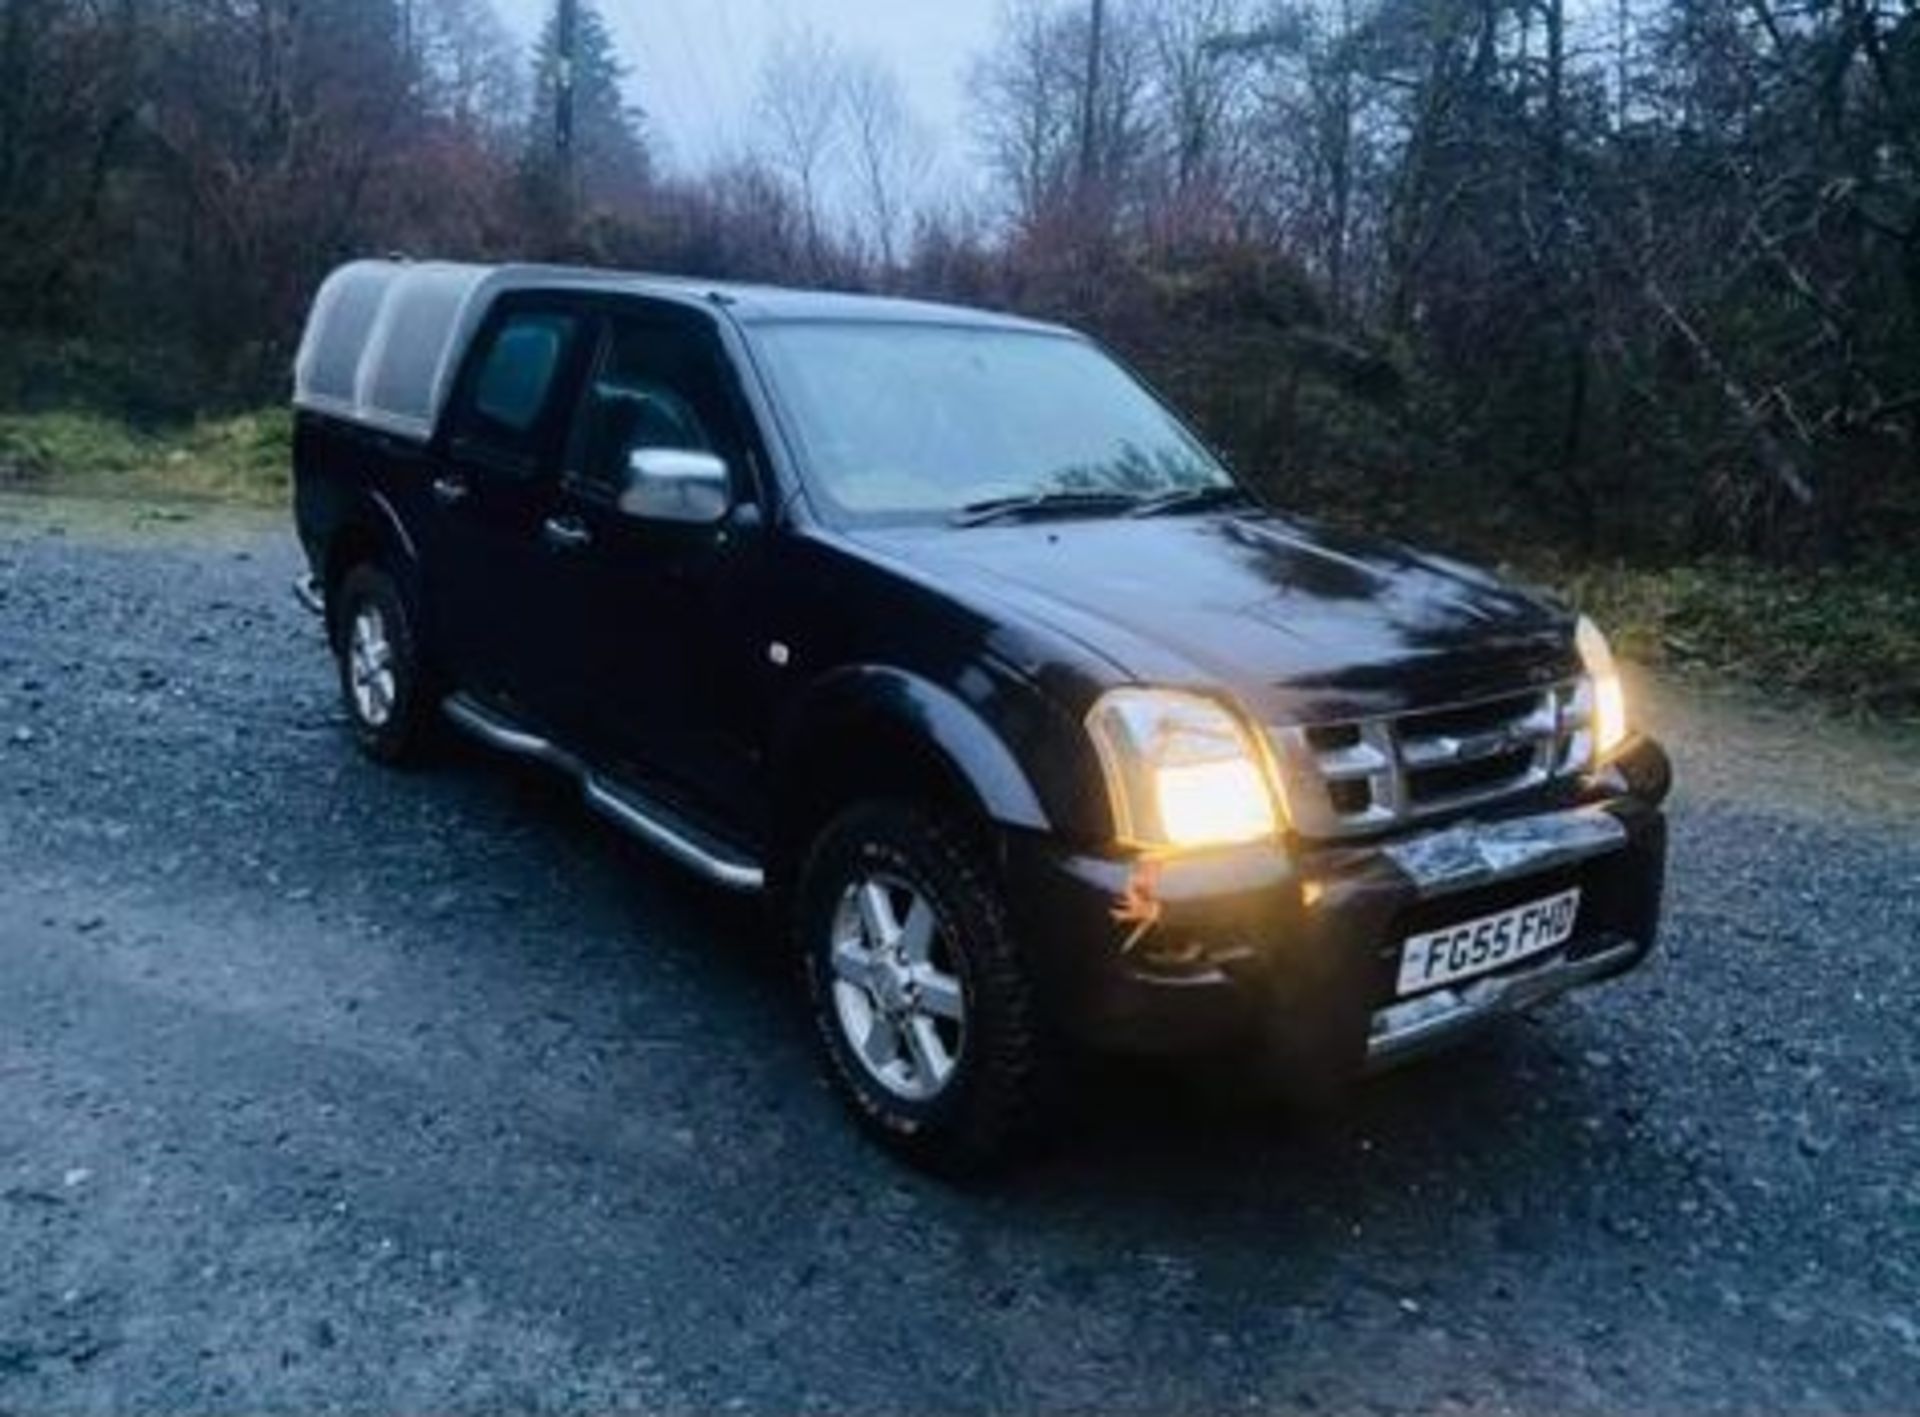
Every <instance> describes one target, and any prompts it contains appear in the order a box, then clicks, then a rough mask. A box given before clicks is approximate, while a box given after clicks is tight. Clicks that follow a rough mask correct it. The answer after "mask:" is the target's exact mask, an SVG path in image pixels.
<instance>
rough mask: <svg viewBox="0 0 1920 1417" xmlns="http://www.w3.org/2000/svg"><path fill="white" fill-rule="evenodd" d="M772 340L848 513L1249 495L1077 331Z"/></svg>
mask: <svg viewBox="0 0 1920 1417" xmlns="http://www.w3.org/2000/svg"><path fill="white" fill-rule="evenodd" d="M758 333H759V341H758V344H759V347H760V348H761V349H762V350H763V351H764V354H765V360H766V363H767V365H768V374H769V377H770V378H771V379H772V380H773V382H774V384H775V385H776V386H777V388H778V391H779V394H780V402H781V405H782V407H783V409H784V410H785V411H786V412H787V413H788V414H789V415H790V418H791V422H792V425H793V431H794V433H795V434H796V436H797V437H798V439H799V442H800V444H801V447H800V453H801V457H802V461H803V463H804V464H805V472H806V475H807V477H808V479H809V481H810V483H811V484H812V486H813V487H814V489H815V490H816V491H817V492H820V493H824V494H825V496H826V498H827V499H828V500H829V501H830V502H832V503H833V504H834V505H835V506H836V507H837V508H838V509H839V510H841V511H842V512H847V513H852V514H854V515H856V516H916V515H918V516H928V515H948V516H951V515H953V514H955V513H958V512H961V511H963V510H965V509H968V508H973V507H979V506H982V505H984V504H988V503H994V502H999V501H1002V500H1004V499H1014V498H1028V497H1048V496H1054V495H1059V494H1066V495H1067V496H1069V497H1071V496H1073V495H1074V494H1112V495H1113V496H1114V497H1115V498H1116V499H1117V498H1119V497H1122V496H1124V497H1128V498H1139V499H1142V500H1144V499H1147V498H1153V497H1164V496H1167V495H1168V494H1171V493H1180V492H1188V491H1194V492H1198V491H1204V490H1206V489H1209V488H1227V487H1231V486H1232V485H1233V482H1232V479H1231V478H1230V477H1229V476H1228V474H1227V472H1226V470H1225V469H1224V468H1223V467H1221V465H1220V464H1219V462H1218V461H1216V460H1215V459H1214V458H1213V457H1212V455H1211V454H1209V453H1208V452H1207V450H1206V449H1205V448H1203V447H1202V446H1201V445H1200V444H1199V443H1198V442H1197V441H1196V440H1195V439H1194V437H1193V436H1192V435H1191V434H1190V433H1188V432H1187V431H1186V429H1184V428H1182V427H1181V426H1180V424H1179V422H1178V421H1177V420H1176V419H1175V418H1174V417H1173V416H1172V415H1171V414H1170V413H1168V412H1167V410H1166V409H1165V408H1163V407H1162V406H1161V405H1160V403H1159V402H1158V401H1157V400H1156V399H1155V398H1154V397H1153V395H1151V394H1149V393H1148V392H1147V391H1146V390H1145V389H1144V388H1142V387H1141V385H1140V384H1139V383H1138V382H1137V381H1136V380H1134V379H1133V378H1132V377H1131V376H1130V375H1129V374H1127V372H1126V371H1125V370H1123V369H1122V368H1120V366H1119V365H1117V364H1115V363H1114V362H1113V360H1111V359H1109V358H1108V357H1107V356H1106V355H1104V354H1102V353H1101V352H1100V351H1099V350H1098V349H1097V348H1095V347H1094V346H1093V345H1091V344H1088V343H1086V342H1085V341H1083V340H1079V339H1075V338H1073V337H1071V336H1067V335H1055V334H1048V333H1044V332H1040V333H1028V332H1026V331H1020V330H1007V329H969V328H964V327H956V326H948V325H902V324H878V323H873V324H831V323H818V324H814V323H796V324H778V325H769V326H763V327H762V328H761V329H760V331H759V332H758ZM1097 503H1098V499H1097V498H1093V497H1089V498H1088V500H1087V505H1088V506H1089V507H1092V506H1095V505H1097Z"/></svg>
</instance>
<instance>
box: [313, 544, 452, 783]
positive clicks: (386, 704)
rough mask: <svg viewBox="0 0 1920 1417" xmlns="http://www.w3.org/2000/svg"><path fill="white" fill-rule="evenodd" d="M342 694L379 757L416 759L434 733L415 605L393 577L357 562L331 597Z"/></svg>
mask: <svg viewBox="0 0 1920 1417" xmlns="http://www.w3.org/2000/svg"><path fill="white" fill-rule="evenodd" d="M330 605H331V608H332V609H333V612H334V634H333V642H334V653H335V657H336V658H337V660H338V661H339V668H340V696H341V699H342V701H343V702H344V703H345V705H346V710H347V719H348V722H349V723H351V724H352V726H353V736H354V740H355V742H357V743H358V744H359V745H360V749H361V751H362V752H364V753H365V754H366V755H367V756H368V757H370V758H372V759H374V760H375V761H376V762H380V763H386V764H389V765H396V766H397V765H400V764H405V763H411V762H416V761H418V760H419V759H420V757H421V756H422V754H423V753H424V751H425V749H426V746H427V743H428V740H429V738H430V736H431V734H430V729H431V727H432V714H433V711H434V708H435V706H436V705H435V695H434V694H433V692H432V691H431V689H430V687H429V684H428V677H427V674H426V670H425V667H424V663H423V659H422V656H421V652H420V639H419V634H418V631H417V630H416V629H415V625H414V617H413V612H412V611H411V609H410V608H409V607H408V605H407V601H406V597H405V596H403V595H402V594H401V593H400V587H399V586H398V585H397V584H395V582H394V579H393V577H392V576H390V575H388V574H387V573H386V571H384V570H382V569H381V568H380V567H378V566H373V565H362V566H356V567H354V568H353V569H352V570H351V571H349V572H348V573H347V574H346V576H345V578H344V579H342V581H341V582H340V585H339V588H338V590H337V591H336V593H335V595H334V596H333V598H332V600H331V601H330Z"/></svg>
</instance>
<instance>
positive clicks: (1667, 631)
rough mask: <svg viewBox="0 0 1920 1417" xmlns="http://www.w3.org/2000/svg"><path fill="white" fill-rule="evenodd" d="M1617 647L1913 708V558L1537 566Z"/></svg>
mask: <svg viewBox="0 0 1920 1417" xmlns="http://www.w3.org/2000/svg"><path fill="white" fill-rule="evenodd" d="M1547 579H1550V580H1551V581H1552V582H1553V583H1554V584H1556V585H1558V586H1559V587H1560V588H1561V590H1562V592H1563V593H1564V594H1565V595H1566V596H1567V597H1568V598H1569V599H1570V600H1571V601H1573V602H1574V603H1575V604H1577V605H1579V606H1580V607H1581V608H1582V609H1584V610H1587V611H1588V612H1590V613H1591V614H1592V615H1593V617H1594V619H1595V620H1597V621H1598V622H1599V623H1600V624H1601V625H1602V626H1603V627H1604V628H1605V629H1606V630H1607V631H1608V633H1609V635H1610V636H1611V637H1612V639H1613V642H1614V645H1615V647H1616V648H1617V649H1619V650H1620V651H1621V653H1623V654H1625V655H1626V656H1628V657H1629V658H1632V659H1636V660H1638V661H1640V662H1641V663H1643V664H1653V665H1694V666H1699V667H1702V668H1705V669H1709V670H1712V671H1714V672H1716V673H1719V674H1724V675H1728V676H1730V677H1733V678H1737V679H1742V680H1745V681H1747V682H1749V683H1752V684H1755V685H1758V686H1759V687H1761V688H1763V689H1767V690H1769V691H1772V690H1779V689H1785V690H1792V691H1799V692H1804V693H1809V694H1812V695H1815V696H1817V697H1819V698H1822V699H1825V700H1827V701H1828V702H1830V703H1834V704H1836V705H1838V706H1840V707H1842V708H1845V709H1849V710H1853V711H1856V712H1864V713H1870V714H1874V715H1882V716H1892V717H1898V718H1920V562H1907V563H1901V562H1882V563H1879V564H1876V565H1869V566H1861V567H1855V568H1851V569H1846V570H1824V571H1812V572H1791V571H1782V570H1778V569H1776V568H1774V567H1770V566H1763V565H1759V564H1756V563H1753V562H1746V561H1735V560H1707V561H1701V562H1696V563H1691V564H1688V565H1685V566H1674V567H1668V568H1664V569H1647V568H1641V567H1628V566H1617V565H1615V566H1589V567H1578V568H1570V567H1562V568H1560V570H1559V572H1558V574H1554V575H1551V576H1549V577H1547Z"/></svg>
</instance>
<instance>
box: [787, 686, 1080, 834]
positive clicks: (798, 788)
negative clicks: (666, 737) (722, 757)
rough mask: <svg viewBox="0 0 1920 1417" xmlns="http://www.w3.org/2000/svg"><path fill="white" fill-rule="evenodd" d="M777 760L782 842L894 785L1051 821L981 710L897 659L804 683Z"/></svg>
mask: <svg viewBox="0 0 1920 1417" xmlns="http://www.w3.org/2000/svg"><path fill="white" fill-rule="evenodd" d="M773 766H774V771H773V774H772V780H773V781H774V782H775V783H776V784H778V785H779V786H778V789H777V791H776V794H775V802H774V818H775V829H776V832H777V833H778V835H779V838H780V841H781V842H782V844H783V846H786V847H797V846H798V845H799V844H800V843H802V842H804V840H805V838H806V837H807V836H808V835H809V834H810V833H811V832H812V831H813V830H815V829H816V828H817V827H818V826H819V825H820V824H821V823H822V822H823V821H824V820H825V819H826V818H827V817H828V816H830V815H831V814H832V813H833V812H834V811H835V810H837V809H838V808H840V807H843V806H845V805H847V804H849V803H851V802H853V801H856V800H859V799H861V798H863V797H873V796H884V795H889V794H898V795H906V796H914V797H919V798H930V799H932V800H933V801H935V802H937V803H940V804H943V805H946V806H949V807H953V808H956V809H959V810H960V811H961V812H962V813H964V814H965V815H966V817H968V818H969V819H970V820H971V821H972V822H973V823H974V824H975V825H977V826H981V827H987V826H1006V827H1014V828H1019V829H1024V830H1030V831H1047V830H1049V829H1050V828H1051V825H1052V823H1051V818H1050V815H1049V813H1048V812H1047V810H1046V807H1045V806H1044V804H1043V803H1042V801H1041V798H1040V795H1039V793H1038V792H1037V791H1036V790H1035V787H1034V784H1033V781H1032V779H1031V777H1030V776H1029V775H1028V773H1027V771H1026V769H1025V768H1024V767H1022V766H1021V764H1020V761H1019V759H1018V758H1017V757H1015V755H1014V753H1013V751H1012V749H1010V748H1009V747H1008V746H1007V744H1006V742H1005V741H1004V740H1003V739H1002V738H1001V736H1000V735H999V734H998V733H996V732H995V731H994V730H993V728H992V727H991V725H990V724H989V723H988V722H987V721H986V720H985V719H984V718H983V717H982V716H981V714H980V713H979V712H978V710H976V709H975V708H974V707H973V706H972V705H970V704H968V703H967V702H966V701H964V700H963V699H961V698H960V697H959V696H958V695H956V694H954V693H952V692H951V691H949V690H947V689H945V688H942V687H941V686H939V685H937V684H934V683H933V682H931V681H930V680H927V679H924V678H922V677H920V676H918V675H914V674H910V673H908V672H907V671H905V670H900V669H895V668H891V667H885V666H857V667H852V668H847V669H842V670H837V671H835V672H834V673H833V674H831V675H829V676H828V677H827V678H825V679H823V680H822V681H820V682H819V683H818V684H816V685H815V686H813V688H811V689H810V690H808V691H807V693H806V695H805V697H804V698H803V699H802V700H801V702H800V703H799V704H798V705H797V706H796V707H795V708H794V709H793V710H792V711H791V712H790V713H789V714H788V715H787V719H786V722H785V725H784V728H783V730H782V731H781V732H780V734H779V735H778V736H777V738H776V746H775V751H774V765H773ZM782 855H788V856H790V855H791V852H790V851H783V852H782Z"/></svg>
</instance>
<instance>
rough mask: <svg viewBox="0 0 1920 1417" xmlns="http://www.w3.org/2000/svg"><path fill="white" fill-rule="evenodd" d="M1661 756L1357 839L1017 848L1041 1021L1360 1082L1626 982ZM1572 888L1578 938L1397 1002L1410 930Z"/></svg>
mask: <svg viewBox="0 0 1920 1417" xmlns="http://www.w3.org/2000/svg"><path fill="white" fill-rule="evenodd" d="M1668 782H1669V770H1668V766H1667V760H1666V756H1665V754H1664V753H1663V752H1661V750H1660V748H1659V747H1658V745H1657V744H1654V743H1652V742H1651V741H1650V740H1644V739H1643V740H1639V741H1638V742H1636V743H1635V744H1634V745H1633V747H1632V748H1631V749H1630V750H1629V751H1628V752H1627V753H1626V754H1623V755H1622V757H1621V758H1620V759H1619V760H1617V761H1616V763H1615V764H1614V765H1613V766H1612V767H1610V768H1609V769H1608V770H1607V772H1606V773H1605V774H1603V775H1602V777H1601V778H1600V779H1598V780H1596V781H1595V782H1593V783H1590V784H1588V785H1587V786H1586V787H1585V788H1584V789H1583V790H1582V791H1580V792H1579V793H1577V794H1575V795H1570V796H1569V797H1567V798H1565V799H1562V800H1560V801H1557V802H1554V803H1551V804H1548V805H1544V806H1543V805H1541V804H1539V803H1535V804H1534V805H1533V806H1532V807H1531V809H1529V810H1525V811H1521V812H1515V813H1510V814H1508V815H1504V816H1500V817H1481V818H1475V819H1472V820H1467V821H1460V822H1455V823H1452V824H1450V825H1447V826H1444V827H1440V828H1438V829H1435V830H1431V831H1427V832H1423V833H1420V834H1418V835H1414V836H1407V837H1400V838H1396V839H1392V840H1387V841H1380V842H1373V843H1367V844H1363V845H1342V846H1327V847H1321V848H1317V849H1296V850H1293V851H1289V850H1287V849H1286V848H1284V847H1282V846H1279V845H1271V844H1266V845H1256V846H1252V847H1246V848H1236V849H1234V850H1231V851H1223V852H1219V853H1212V854H1208V855H1205V856H1196V857H1192V858H1188V859H1183V860H1176V861H1168V862H1163V863H1160V864H1159V865H1158V866H1157V867H1144V868H1143V867H1142V866H1141V865H1140V863H1138V862H1135V861H1130V860H1125V859H1117V858H1113V857H1105V856H1098V855H1081V854H1075V853H1072V852H1063V851H1060V850H1058V849H1057V848H1055V847H1053V846H1051V845H1050V844H1049V843H1047V842H1046V841H1044V840H1043V839H1039V838H1026V839H1022V840H1020V841H1017V842H1013V843H1011V844H1010V847H1009V854H1008V866H1009V872H1010V876H1011V880H1012V885H1013V898H1014V900H1015V902H1016V909H1017V910H1018V911H1019V912H1020V921H1019V923H1020V926H1021V929H1022V933H1023V937H1024V938H1025V939H1026V940H1028V941H1029V942H1030V944H1031V946H1032V954H1033V959H1034V962H1035V965H1036V968H1037V970H1038V972H1039V975H1040V979H1041V984H1042V987H1043V990H1044V991H1045V995H1046V998H1047V1001H1048V1003H1049V1004H1050V1005H1051V1006H1052V1009H1053V1012H1054V1014H1055V1016H1056V1017H1058V1018H1059V1019H1060V1020H1061V1022H1062V1023H1063V1024H1064V1025H1065V1026H1066V1028H1067V1029H1068V1031H1069V1032H1071V1033H1072V1034H1074V1035H1075V1036H1077V1037H1078V1038H1080V1039H1081V1040H1082V1041H1084V1042H1087V1043H1089V1044H1091V1045H1094V1046H1096V1047H1100V1048H1103V1049H1109V1050H1117V1051H1125V1052H1135V1053H1160V1054H1169V1053H1196V1052H1210V1051H1218V1050H1222V1049H1227V1048H1233V1047H1244V1046H1245V1045H1248V1044H1254V1045H1258V1047H1259V1048H1260V1050H1261V1051H1262V1052H1263V1053H1265V1054H1266V1055H1267V1056H1269V1057H1270V1059H1271V1060H1272V1062H1273V1064H1274V1066H1276V1067H1277V1068H1278V1069H1280V1070H1281V1071H1283V1072H1288V1073H1302V1072H1305V1073H1308V1074H1311V1075H1313V1076H1316V1077H1327V1076H1337V1075H1341V1074H1351V1073H1358V1072H1365V1071H1371V1070H1375V1069H1379V1068H1383V1067H1387V1066H1390V1065H1392V1064H1394V1063H1397V1062H1400V1061H1402V1060H1404V1059H1407V1058H1410V1057H1413V1056H1416V1055H1418V1054H1420V1053H1423V1052H1425V1051H1428V1050H1430V1049H1431V1048H1434V1047H1436V1046H1439V1045H1441V1044H1443V1043H1445V1042H1448V1041H1450V1040H1452V1039H1455V1038H1457V1037H1459V1036H1461V1035H1462V1034H1464V1033H1467V1032H1470V1031H1472V1030H1474V1029H1475V1028H1477V1027H1479V1026H1480V1025H1482V1024H1484V1023H1486V1022H1488V1021H1490V1020H1491V1019H1493V1018H1496V1017H1499V1016H1501V1015H1505V1014H1511V1013H1514V1012H1516V1011H1519V1010H1524V1009H1527V1008H1531V1007H1532V1006H1534V1005H1535V1004H1538V1003H1540V1002H1542V1001H1543V1000H1545V999H1547V998H1551V997H1553V996H1554V995H1557V994H1560V993H1563V992H1565V991H1566V990H1568V989H1571V988H1574V987H1576V986H1579V985H1583V984H1587V983H1591V982H1594V981H1596V980H1599V979H1604V978H1608V977H1610V976H1613V975H1617V974H1620V973H1624V972H1625V971H1627V970H1629V969H1631V968H1633V967H1634V966H1635V965H1637V964H1639V963H1640V962H1641V961H1642V960H1643V959H1644V958H1645V957H1646V955H1647V953H1648V952H1649V951H1650V950H1651V949H1652V948H1653V944H1654V939H1655V935H1656V932H1657V928H1658V923H1659V915H1660V902H1661V894H1662V889H1663V885H1664V878H1665V866H1666V821H1665V818H1664V816H1663V815H1662V814H1661V811H1660V804H1661V802H1662V800H1663V799H1664V797H1665V795H1666V791H1667V786H1668ZM1571 886H1578V887H1579V888H1580V892H1581V903H1580V913H1579V916H1578V918H1577V921H1576V924H1575V929H1574V934H1573V936H1572V937H1571V938H1570V939H1569V940H1568V941H1567V942H1566V943H1565V944H1564V945H1561V946H1559V947H1557V948H1555V949H1554V950H1552V951H1550V952H1547V953H1544V954H1540V955H1535V956H1532V957H1530V958H1527V959H1523V960H1521V961H1519V962H1517V963H1515V964H1512V965H1509V966H1507V967H1505V968H1503V969H1501V970H1499V971H1497V972H1494V973H1490V974H1486V975H1481V976H1478V977H1476V978H1474V979H1470V980H1465V981H1461V982H1459V983H1457V984H1454V985H1451V986H1441V987H1439V988H1436V989H1432V990H1428V991H1425V992H1422V993H1418V994H1414V995H1412V996H1410V997H1408V998H1404V999H1403V998H1400V997H1399V996H1398V992H1397V984H1398V979H1397V976H1398V965H1399V953H1400V946H1401V943H1402V941H1404V940H1405V939H1406V937H1407V936H1409V935H1411V934H1416V933H1420V932H1422V931H1426V930H1432V929H1437V928H1439V927H1440V926H1443V925H1446V924H1449V923H1453V922H1457V921H1462V920H1469V919H1473V918H1475V917H1477V916H1482V915H1486V914H1489V913H1492V912H1494V911H1498V910H1502V909H1505V908H1506V907H1508V906H1512V905H1518V904H1521V903H1523V902H1526V901H1529V900H1533V899H1536V898H1539V897H1542V896H1546V895H1550V894H1553V893H1555V892H1557V891H1561V890H1564V889H1567V888H1568V887H1571Z"/></svg>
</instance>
